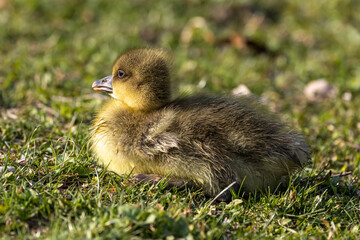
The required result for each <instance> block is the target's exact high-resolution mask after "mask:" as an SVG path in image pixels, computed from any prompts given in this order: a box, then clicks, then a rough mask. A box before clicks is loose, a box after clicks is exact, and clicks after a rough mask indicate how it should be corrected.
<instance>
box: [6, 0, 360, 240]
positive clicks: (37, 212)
mask: <svg viewBox="0 0 360 240" xmlns="http://www.w3.org/2000/svg"><path fill="white" fill-rule="evenodd" d="M359 11H360V2H359V1H356V0H333V1H322V0H321V1H320V0H319V1H311V2H310V1H307V2H304V1H297V0H294V1H285V0H281V1H275V0H270V1H265V0H263V1H260V0H257V1H247V0H240V1H225V0H217V1H215V0H211V1H201V0H186V1H149V0H136V1H100V0H92V1H67V0H54V1H46V0H40V1H38V0H28V1H21V0H0V42H1V44H0V56H1V57H0V58H1V64H0V90H1V91H0V114H1V117H0V129H1V130H0V164H1V165H0V166H1V168H2V169H1V171H2V173H0V236H1V237H2V238H4V239H17V238H25V239H29V238H37V237H40V238H44V239H46V238H57V239H75V238H81V239H85V238H91V239H92V238H98V239H102V238H104V239H106V238H107V239H113V238H116V237H117V238H131V239H141V238H168V239H173V238H188V239H192V238H194V239H239V238H255V239H257V238H261V239H263V238H286V239H299V238H303V239H308V238H313V239H330V238H347V239H359V238H360V233H359V232H360V231H359V230H360V229H359V228H360V215H359V213H360V206H359V200H360V190H359V188H360V180H359V174H360V173H359V169H360V115H359V114H358V112H359V106H360V97H359V93H360V58H359V56H360V32H359V26H360V14H359ZM139 46H154V47H161V48H164V49H167V50H169V51H171V52H172V53H173V79H174V81H175V82H176V83H177V85H176V86H175V87H174V89H175V91H176V92H177V93H179V94H196V93H197V92H202V91H209V92H214V93H216V94H231V92H232V90H233V89H234V88H236V87H237V86H238V85H239V84H245V85H246V86H247V87H248V88H249V89H250V91H251V92H252V93H253V94H254V95H256V96H259V97H260V98H261V99H262V100H263V101H264V102H265V103H266V104H267V105H268V106H269V107H270V108H271V109H272V110H273V111H275V112H276V113H277V114H279V116H280V117H281V118H282V119H283V120H284V121H287V122H289V125H290V126H291V127H293V128H294V129H296V130H297V131H300V132H302V133H303V134H304V136H305V138H306V139H307V142H308V143H309V144H310V145H311V147H312V149H313V155H312V156H313V157H312V161H313V164H312V165H309V166H307V168H305V169H304V171H301V172H299V173H298V174H297V175H296V176H294V178H293V179H291V182H290V186H289V188H287V189H282V190H281V191H280V190H279V191H277V192H275V193H274V194H271V195H270V194H260V193H259V194H257V195H256V196H251V197H250V198H241V197H235V198H236V199H235V200H233V201H232V202H230V203H228V204H227V203H217V202H212V199H208V198H206V197H205V196H204V195H203V194H202V192H201V191H190V190H172V191H168V190H164V183H163V182H160V183H159V184H158V185H156V186H151V185H148V184H136V183H134V182H133V181H131V178H130V177H129V176H118V175H116V174H114V173H109V172H105V171H104V168H103V167H102V166H98V165H97V164H96V160H95V159H94V156H93V154H92V153H91V152H90V151H89V148H88V145H87V142H88V139H89V125H90V124H91V120H92V119H93V118H94V115H95V114H96V111H97V110H98V109H99V108H100V107H101V105H102V104H103V103H104V102H105V101H106V99H108V96H106V95H103V94H100V93H96V92H94V91H93V90H92V89H91V84H92V82H93V81H94V80H96V79H99V78H101V77H104V76H107V75H109V74H110V73H111V66H112V63H113V61H114V60H115V59H116V57H117V56H118V55H119V54H120V53H121V52H122V51H124V50H125V49H129V48H133V47H139ZM317 79H325V80H326V81H327V82H328V83H329V84H331V85H332V86H333V87H334V89H335V90H336V91H335V94H333V95H329V96H327V97H325V98H324V99H322V98H320V97H318V98H316V99H315V100H316V101H315V102H314V101H312V102H311V101H309V99H308V98H307V97H306V96H305V95H304V92H303V91H304V88H305V86H306V85H307V84H308V83H309V82H311V81H313V80H317Z"/></svg>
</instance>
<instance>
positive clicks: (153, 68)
mask: <svg viewBox="0 0 360 240" xmlns="http://www.w3.org/2000/svg"><path fill="white" fill-rule="evenodd" d="M169 60H170V58H169V56H168V55H167V53H166V52H164V51H161V50H157V49H146V48H145V49H135V50H130V51H127V52H125V53H124V54H122V55H121V56H120V57H119V58H118V59H117V60H116V61H115V64H114V66H113V70H112V75H109V76H107V77H104V78H102V79H100V80H97V81H95V82H94V83H93V85H92V87H93V89H94V90H95V91H100V92H106V93H108V94H109V95H110V96H112V97H113V98H115V99H117V100H119V101H121V102H122V103H123V104H125V105H127V107H129V108H130V109H132V110H134V111H149V110H152V109H156V108H159V107H161V106H163V105H164V104H165V103H167V102H169V101H170V98H171V93H170V71H169V67H168V62H169Z"/></svg>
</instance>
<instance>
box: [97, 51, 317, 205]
mask: <svg viewBox="0 0 360 240" xmlns="http://www.w3.org/2000/svg"><path fill="white" fill-rule="evenodd" d="M168 62H169V57H168V54H167V53H166V52H164V51H162V50H158V49H148V48H145V49H134V50H130V51H127V52H125V53H123V54H122V55H121V56H120V57H119V58H118V59H117V60H116V62H115V64H114V66H113V69H112V75H109V76H107V77H105V78H102V79H100V80H97V81H95V82H94V83H93V85H92V88H93V89H94V90H95V91H100V92H105V93H108V94H109V95H110V96H111V97H112V98H113V99H111V100H109V101H108V102H107V103H106V104H105V106H104V107H103V108H102V109H101V110H100V112H99V113H98V115H97V118H96V119H95V121H94V124H93V127H92V130H91V135H92V137H91V139H90V141H91V145H92V150H93V152H94V153H95V155H96V157H97V159H98V160H99V162H100V163H101V164H103V165H104V166H105V167H107V169H108V170H110V171H113V172H115V173H118V174H130V173H132V174H135V179H142V180H145V179H146V180H149V179H150V180H151V179H152V180H155V179H159V178H160V177H165V176H166V177H168V178H170V179H172V182H173V183H174V182H175V183H179V182H187V181H188V182H191V183H193V184H194V185H195V186H197V187H199V188H202V189H203V190H204V192H205V193H206V195H208V196H216V195H217V194H219V193H220V192H222V190H223V189H226V188H227V187H228V186H229V185H231V184H233V183H236V184H235V186H233V189H235V190H238V189H239V188H240V186H241V191H242V192H244V193H245V194H249V193H253V192H255V191H257V190H260V191H267V190H270V191H272V190H274V189H275V188H276V187H277V186H278V185H279V184H280V183H281V182H282V181H284V179H286V178H287V177H289V176H290V175H291V174H292V173H293V172H294V171H296V170H298V169H300V168H302V167H304V166H305V165H306V164H308V163H309V161H310V154H309V150H310V148H309V146H308V145H307V144H306V143H305V141H304V138H303V137H302V136H301V135H300V134H299V133H297V132H295V131H292V130H290V129H289V128H288V127H287V125H286V124H284V123H282V122H281V121H279V120H278V119H277V118H276V116H275V115H274V114H272V113H270V112H269V111H268V110H267V109H265V108H264V106H263V105H262V104H260V103H258V102H257V101H256V100H254V99H252V98H250V97H240V98H232V97H219V96H207V95H195V96H190V97H184V98H178V99H175V100H172V99H171V91H170V88H171V87H170V85H171V79H170V71H169V65H168ZM175 185H176V184H175ZM176 186H177V185H176ZM219 200H223V201H229V200H231V194H230V192H229V191H227V192H225V193H223V194H222V195H221V196H220V198H219Z"/></svg>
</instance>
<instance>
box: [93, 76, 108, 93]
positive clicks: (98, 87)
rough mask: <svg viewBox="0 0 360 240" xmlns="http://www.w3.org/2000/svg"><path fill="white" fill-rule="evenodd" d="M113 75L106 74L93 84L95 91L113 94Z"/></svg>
mask: <svg viewBox="0 0 360 240" xmlns="http://www.w3.org/2000/svg"><path fill="white" fill-rule="evenodd" d="M112 78H113V76H112V75H109V76H106V77H104V78H102V79H99V80H97V81H95V82H93V84H92V88H93V89H94V90H95V91H99V92H106V93H109V94H111V93H112V92H113V86H112Z"/></svg>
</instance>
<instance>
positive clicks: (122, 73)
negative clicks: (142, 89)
mask: <svg viewBox="0 0 360 240" xmlns="http://www.w3.org/2000/svg"><path fill="white" fill-rule="evenodd" d="M125 76H126V74H125V72H124V71H123V70H120V69H119V70H118V77H119V78H123V77H125Z"/></svg>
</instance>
